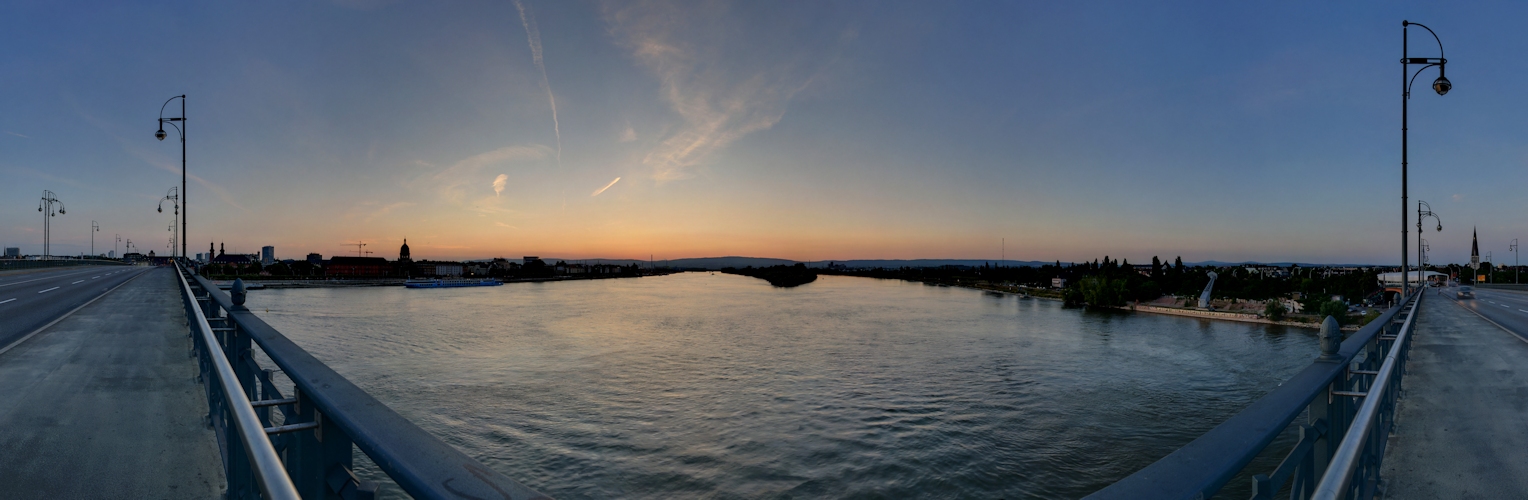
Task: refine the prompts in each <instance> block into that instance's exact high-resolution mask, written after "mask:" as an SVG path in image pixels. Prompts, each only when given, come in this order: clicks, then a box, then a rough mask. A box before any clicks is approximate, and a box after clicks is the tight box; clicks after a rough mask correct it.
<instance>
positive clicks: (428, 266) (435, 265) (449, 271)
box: [414, 260, 463, 278]
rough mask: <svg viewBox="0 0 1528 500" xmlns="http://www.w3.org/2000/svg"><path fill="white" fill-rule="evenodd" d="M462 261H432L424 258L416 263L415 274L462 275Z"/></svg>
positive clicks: (445, 276) (446, 276)
mask: <svg viewBox="0 0 1528 500" xmlns="http://www.w3.org/2000/svg"><path fill="white" fill-rule="evenodd" d="M462 267H463V266H462V264H461V263H460V262H432V261H428V260H422V261H419V262H415V263H414V275H415V276H438V277H444V278H448V277H458V276H461V275H462V271H463V268H462Z"/></svg>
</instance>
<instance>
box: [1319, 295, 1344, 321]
mask: <svg viewBox="0 0 1528 500" xmlns="http://www.w3.org/2000/svg"><path fill="white" fill-rule="evenodd" d="M1320 313H1321V321H1326V317H1327V316H1331V317H1333V318H1336V319H1337V324H1344V323H1347V322H1348V305H1347V304H1344V303H1342V301H1340V300H1332V301H1327V302H1326V303H1325V304H1321V310H1320Z"/></svg>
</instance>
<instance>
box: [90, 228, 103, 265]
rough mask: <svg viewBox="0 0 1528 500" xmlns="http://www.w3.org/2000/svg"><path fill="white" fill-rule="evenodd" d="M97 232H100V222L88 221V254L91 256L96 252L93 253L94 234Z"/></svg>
mask: <svg viewBox="0 0 1528 500" xmlns="http://www.w3.org/2000/svg"><path fill="white" fill-rule="evenodd" d="M99 232H101V225H100V224H96V221H90V256H91V257H92V258H93V257H95V256H96V254H95V234H96V233H99Z"/></svg>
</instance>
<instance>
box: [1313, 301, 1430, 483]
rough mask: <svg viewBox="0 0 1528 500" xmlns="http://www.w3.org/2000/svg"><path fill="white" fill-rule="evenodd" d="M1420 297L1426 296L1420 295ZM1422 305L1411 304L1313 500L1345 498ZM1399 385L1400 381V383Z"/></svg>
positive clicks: (1414, 302) (1419, 302)
mask: <svg viewBox="0 0 1528 500" xmlns="http://www.w3.org/2000/svg"><path fill="white" fill-rule="evenodd" d="M1416 295H1417V296H1418V297H1420V296H1421V295H1423V293H1421V292H1418V293H1417V294H1416ZM1421 304H1422V302H1421V300H1420V299H1418V300H1413V301H1411V308H1412V311H1413V314H1408V315H1407V316H1406V323H1405V324H1404V325H1401V332H1400V333H1398V334H1396V336H1395V344H1394V345H1395V347H1394V348H1391V349H1390V353H1388V354H1386V355H1385V363H1384V364H1383V365H1380V368H1379V374H1377V375H1375V377H1374V384H1373V385H1370V386H1369V390H1368V396H1366V397H1364V402H1363V404H1362V405H1361V406H1359V407H1358V413H1357V414H1355V415H1354V416H1353V425H1352V427H1349V428H1348V433H1347V435H1345V436H1343V437H1342V444H1341V445H1339V446H1338V447H1337V451H1336V452H1335V453H1333V455H1332V462H1331V465H1328V466H1327V468H1326V472H1325V473H1324V474H1322V475H1321V482H1320V483H1319V484H1317V485H1316V492H1315V495H1313V496H1312V497H1311V498H1312V500H1335V499H1337V498H1341V497H1342V496H1344V495H1345V494H1346V493H1347V491H1348V487H1349V486H1350V485H1351V482H1352V480H1353V471H1354V470H1355V469H1357V468H1358V460H1359V458H1360V455H1359V454H1360V453H1362V452H1363V451H1364V445H1365V444H1367V443H1368V441H1369V438H1370V436H1369V432H1370V428H1371V427H1373V426H1374V418H1375V417H1376V416H1378V415H1379V410H1380V408H1379V406H1380V404H1381V403H1382V402H1384V401H1385V400H1386V399H1387V398H1386V397H1385V396H1386V395H1387V393H1386V390H1387V389H1389V387H1390V384H1391V383H1392V380H1391V375H1392V374H1393V373H1394V372H1395V370H1396V365H1398V364H1400V361H1398V360H1399V359H1400V357H1401V356H1402V353H1403V352H1405V349H1406V348H1405V346H1406V342H1407V341H1408V340H1410V336H1411V330H1412V325H1413V324H1414V323H1415V322H1416V319H1417V315H1416V314H1414V313H1415V311H1416V309H1417V308H1418V307H1420V306H1421ZM1397 383H1398V382H1397Z"/></svg>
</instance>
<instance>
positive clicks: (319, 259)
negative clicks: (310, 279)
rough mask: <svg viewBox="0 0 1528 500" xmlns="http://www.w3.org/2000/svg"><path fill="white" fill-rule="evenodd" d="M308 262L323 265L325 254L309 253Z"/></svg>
mask: <svg viewBox="0 0 1528 500" xmlns="http://www.w3.org/2000/svg"><path fill="white" fill-rule="evenodd" d="M308 263H309V264H313V265H315V266H322V265H324V256H322V255H319V254H316V253H310V254H308Z"/></svg>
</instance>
